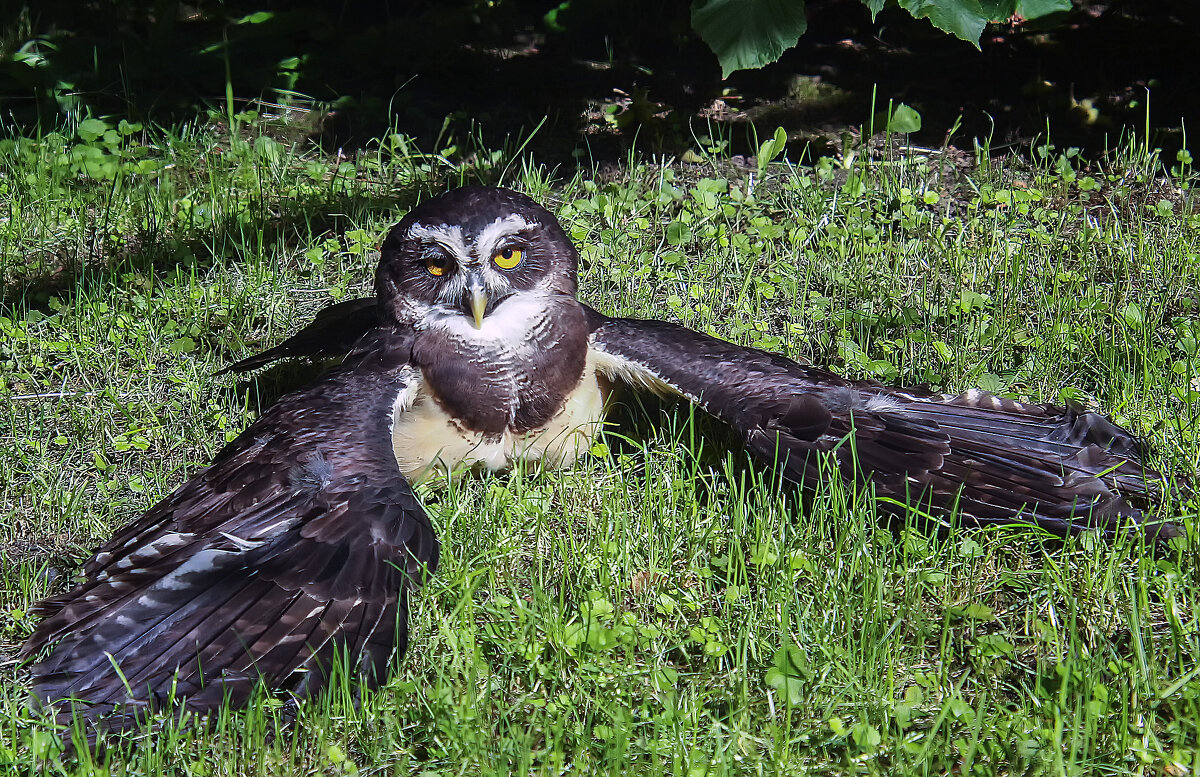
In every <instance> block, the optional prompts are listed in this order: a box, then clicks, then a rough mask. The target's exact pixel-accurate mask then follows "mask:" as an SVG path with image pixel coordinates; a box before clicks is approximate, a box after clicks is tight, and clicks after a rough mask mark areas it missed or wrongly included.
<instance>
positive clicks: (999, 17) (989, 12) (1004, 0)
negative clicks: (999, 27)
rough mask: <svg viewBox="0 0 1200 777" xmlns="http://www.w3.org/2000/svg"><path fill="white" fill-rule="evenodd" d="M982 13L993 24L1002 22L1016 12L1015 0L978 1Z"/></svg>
mask: <svg viewBox="0 0 1200 777" xmlns="http://www.w3.org/2000/svg"><path fill="white" fill-rule="evenodd" d="M979 4H980V5H981V6H983V13H984V15H986V16H987V18H988V19H990V20H992V21H994V22H1002V21H1004V20H1005V19H1007V18H1008V17H1010V16H1012V15H1013V14H1014V13H1016V12H1017V0H979Z"/></svg>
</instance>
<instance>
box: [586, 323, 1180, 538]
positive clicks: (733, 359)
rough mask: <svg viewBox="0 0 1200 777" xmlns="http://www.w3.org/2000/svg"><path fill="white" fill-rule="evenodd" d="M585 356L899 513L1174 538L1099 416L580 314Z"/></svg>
mask: <svg viewBox="0 0 1200 777" xmlns="http://www.w3.org/2000/svg"><path fill="white" fill-rule="evenodd" d="M587 315H588V319H589V324H590V326H591V330H592V335H591V348H592V351H593V360H594V361H595V363H597V364H598V365H599V368H600V370H601V371H602V372H603V373H604V374H606V375H607V376H608V377H609V378H610V379H611V380H614V381H618V382H623V383H627V384H630V385H633V386H638V387H644V388H649V389H651V390H655V391H658V392H659V393H664V394H671V395H675V396H678V397H681V398H684V399H687V400H688V401H691V402H694V403H696V404H697V405H698V406H699V407H701V408H703V409H704V410H705V411H707V412H709V413H711V414H712V415H714V416H717V417H718V418H720V419H722V420H723V421H725V422H726V423H728V424H729V425H730V426H732V427H733V428H734V429H735V430H736V431H737V433H738V434H739V435H740V436H741V437H742V439H743V440H744V441H745V443H746V446H747V447H748V448H749V449H750V451H751V452H753V453H754V454H755V455H756V456H757V457H758V458H759V459H761V460H764V461H767V462H774V463H777V464H778V465H779V466H781V467H782V470H783V473H784V474H785V475H786V476H787V477H788V478H789V479H791V480H793V481H795V482H797V483H800V484H802V485H803V484H809V485H812V484H815V483H816V482H817V481H818V479H819V478H820V477H821V468H822V465H823V459H824V460H830V461H832V462H833V463H834V465H835V466H836V468H837V469H838V470H839V471H840V473H841V475H842V477H843V479H845V480H846V481H848V482H853V483H860V484H861V483H866V482H867V481H868V480H869V481H870V483H871V487H872V489H873V491H874V495H875V497H876V499H877V501H878V503H879V504H880V505H881V506H882V507H884V508H886V509H888V510H890V511H892V512H898V513H901V514H903V513H905V512H909V513H914V514H916V515H918V516H924V517H925V518H932V519H934V520H942V519H944V518H945V517H947V516H949V515H951V514H958V515H959V516H960V518H961V520H962V522H964V523H967V524H993V523H1009V522H1025V523H1034V524H1037V525H1039V526H1041V527H1043V528H1045V529H1047V530H1049V531H1051V532H1053V533H1055V534H1059V535H1065V534H1073V533H1077V532H1080V531H1083V530H1086V529H1102V530H1105V531H1116V530H1118V529H1122V528H1126V527H1129V528H1134V529H1136V530H1138V531H1141V532H1144V533H1145V535H1146V536H1147V537H1150V538H1153V539H1157V540H1166V539H1168V538H1170V537H1174V536H1177V535H1178V534H1179V533H1180V530H1179V528H1178V527H1177V526H1175V525H1173V524H1171V523H1167V522H1154V521H1148V520H1147V518H1146V516H1145V514H1144V513H1143V510H1142V509H1141V507H1140V506H1139V505H1142V504H1144V503H1146V502H1148V501H1151V500H1152V499H1153V498H1154V497H1155V496H1156V495H1157V493H1158V491H1159V490H1160V488H1159V485H1158V484H1159V480H1160V476H1159V475H1157V473H1155V472H1153V471H1151V470H1148V469H1147V468H1145V466H1144V465H1143V463H1142V450H1141V446H1140V444H1139V443H1138V441H1137V440H1136V439H1135V438H1134V437H1133V435H1131V434H1130V433H1129V432H1127V431H1125V430H1124V429H1121V428H1120V427H1118V426H1116V425H1115V424H1113V423H1112V422H1110V421H1108V420H1107V419H1105V418H1104V417H1103V416H1100V415H1098V414H1096V413H1088V412H1080V411H1076V410H1071V409H1067V408H1062V407H1056V406H1053V405H1042V404H1032V403H1023V402H1016V401H1013V400H1011V399H1004V398H1001V397H998V396H996V395H994V394H989V393H987V392H984V391H979V390H972V391H968V392H966V393H964V394H959V395H956V396H950V395H940V394H932V393H929V392H923V391H916V390H906V389H897V388H889V387H886V386H883V385H881V384H879V383H875V382H871V381H854V380H848V379H845V378H842V377H840V376H837V375H834V374H832V373H830V372H827V371H825V370H821V369H817V368H814V367H809V366H804V365H801V364H797V363H796V362H793V361H791V360H789V359H785V358H783V357H781V356H778V355H775V354H770V353H766V352H763V351H759V350H756V349H753V348H745V347H741V346H737V345H733V344H731V343H727V342H725V341H722V340H718V339H716V338H713V337H709V336H707V335H703V334H700V333H698V332H694V331H691V330H689V329H686V328H684V327H681V326H678V325H675V324H669V323H666V322H661V321H639V320H633V319H616V318H609V317H607V316H604V315H602V314H600V313H598V312H596V311H594V310H592V309H590V308H587Z"/></svg>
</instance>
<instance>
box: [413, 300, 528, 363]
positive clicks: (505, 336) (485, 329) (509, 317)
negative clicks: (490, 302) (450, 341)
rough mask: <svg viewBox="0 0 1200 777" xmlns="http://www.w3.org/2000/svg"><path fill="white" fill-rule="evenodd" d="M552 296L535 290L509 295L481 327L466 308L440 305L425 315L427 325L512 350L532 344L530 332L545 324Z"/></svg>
mask: <svg viewBox="0 0 1200 777" xmlns="http://www.w3.org/2000/svg"><path fill="white" fill-rule="evenodd" d="M549 306H550V300H548V299H547V298H546V296H544V295H542V294H538V293H535V292H528V291H524V292H517V293H515V294H512V295H510V296H509V297H507V298H506V299H505V300H504V301H503V302H501V303H500V304H499V305H497V306H496V307H495V309H493V310H492V311H491V312H489V313H488V314H487V315H486V316H484V318H483V324H482V326H480V327H479V328H478V329H476V328H475V322H474V321H472V320H471V319H470V318H469V317H468V316H467V315H466V314H465V313H463V311H461V310H458V309H457V308H453V307H449V306H443V305H438V306H434V307H430V308H429V309H428V311H427V313H426V316H425V322H426V323H425V326H426V328H428V329H434V330H440V331H442V332H445V333H446V334H448V335H450V336H451V337H453V338H454V339H456V340H458V341H460V342H464V343H471V344H479V345H491V344H497V343H503V344H505V345H507V346H510V347H511V348H512V349H513V350H519V349H520V348H522V347H524V346H527V345H529V342H530V339H531V335H533V334H535V333H536V332H538V331H539V330H541V329H542V328H543V327H545V326H546V323H547V318H548V317H549V315H550V310H549Z"/></svg>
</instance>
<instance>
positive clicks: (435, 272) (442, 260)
mask: <svg viewBox="0 0 1200 777" xmlns="http://www.w3.org/2000/svg"><path fill="white" fill-rule="evenodd" d="M449 266H450V262H448V261H447V260H446V257H444V256H431V257H429V258H428V259H426V260H425V269H426V270H428V271H429V274H430V275H432V276H434V277H436V278H440V277H442V276H443V275H445V274H446V268H447V267H449Z"/></svg>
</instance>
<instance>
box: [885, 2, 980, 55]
mask: <svg viewBox="0 0 1200 777" xmlns="http://www.w3.org/2000/svg"><path fill="white" fill-rule="evenodd" d="M900 7H901V8H903V9H904V10H906V11H908V12H909V13H910V14H912V15H913V16H914V17H916V18H918V19H929V21H931V22H933V26H934V27H937V28H938V29H939V30H945V31H946V32H948V33H950V34H951V35H954V36H956V37H958V38H962V39H963V40H965V41H967V42H968V43H971V44H974V46H975V48H979V36H980V35H982V34H983V26H984V25H985V24H987V23H988V15H987V14H986V13H984V10H983V6H981V5H980V4H979V0H900Z"/></svg>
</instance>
